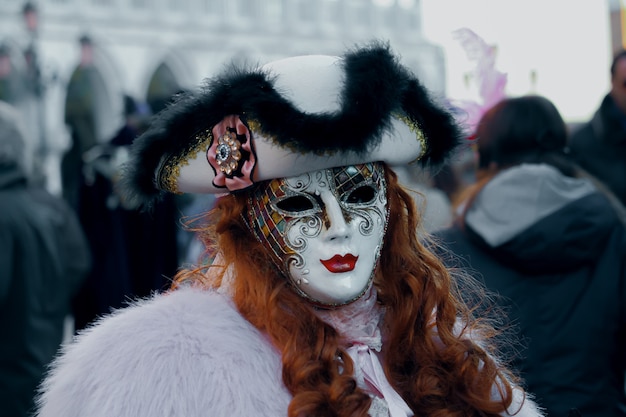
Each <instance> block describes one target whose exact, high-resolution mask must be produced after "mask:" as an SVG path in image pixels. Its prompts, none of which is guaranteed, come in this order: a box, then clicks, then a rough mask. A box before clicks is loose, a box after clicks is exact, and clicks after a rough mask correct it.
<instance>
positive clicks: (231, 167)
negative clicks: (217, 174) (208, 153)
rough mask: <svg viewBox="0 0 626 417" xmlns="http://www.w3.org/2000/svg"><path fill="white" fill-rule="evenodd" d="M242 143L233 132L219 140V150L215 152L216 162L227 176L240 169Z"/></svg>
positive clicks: (225, 134) (227, 133)
mask: <svg viewBox="0 0 626 417" xmlns="http://www.w3.org/2000/svg"><path fill="white" fill-rule="evenodd" d="M240 149H241V142H239V140H237V135H235V133H233V132H228V131H227V132H226V133H224V134H223V135H222V136H220V137H219V138H218V139H217V149H216V150H215V160H216V162H217V165H218V166H219V169H220V171H222V172H223V173H224V174H226V175H231V174H232V173H233V172H234V171H236V170H237V169H238V167H239V161H240V160H241V152H240Z"/></svg>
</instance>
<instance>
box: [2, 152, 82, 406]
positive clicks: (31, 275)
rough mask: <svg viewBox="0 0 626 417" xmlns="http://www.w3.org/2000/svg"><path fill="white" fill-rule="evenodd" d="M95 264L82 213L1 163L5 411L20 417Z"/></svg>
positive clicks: (29, 402) (59, 342)
mask: <svg viewBox="0 0 626 417" xmlns="http://www.w3.org/2000/svg"><path fill="white" fill-rule="evenodd" d="M89 265H90V257H89V251H88V246H87V241H86V239H85V237H84V235H83V233H82V230H81V227H80V225H79V222H78V219H77V216H76V215H75V214H74V212H73V211H72V210H71V209H70V207H69V206H68V205H67V204H66V203H65V202H64V201H63V200H62V199H60V198H57V197H54V196H52V195H51V194H49V193H48V192H47V191H45V190H43V189H34V188H29V187H28V186H27V181H26V177H25V175H24V174H23V171H22V170H21V169H20V168H19V167H18V166H17V165H6V164H0V329H2V334H3V336H2V343H0V416H3V417H4V416H7V417H8V416H10V417H22V416H26V415H27V412H28V411H29V410H30V409H31V408H32V406H33V403H32V401H33V395H34V393H35V390H36V387H37V385H38V384H39V382H40V380H41V378H42V375H43V373H44V370H45V367H46V366H47V365H48V363H49V362H50V361H51V360H52V358H53V356H54V355H55V354H56V352H57V350H58V348H59V346H60V344H61V341H62V338H63V330H64V321H65V318H66V317H67V316H68V315H69V314H70V307H71V298H72V296H73V295H74V293H75V292H76V291H77V289H78V287H79V285H80V283H81V281H82V279H83V278H84V277H85V276H86V274H87V272H88V268H89Z"/></svg>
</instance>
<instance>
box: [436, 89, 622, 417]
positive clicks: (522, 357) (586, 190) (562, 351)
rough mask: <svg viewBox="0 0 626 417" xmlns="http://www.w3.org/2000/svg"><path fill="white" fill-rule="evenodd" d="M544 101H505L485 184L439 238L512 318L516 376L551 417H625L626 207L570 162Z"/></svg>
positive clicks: (487, 132)
mask: <svg viewBox="0 0 626 417" xmlns="http://www.w3.org/2000/svg"><path fill="white" fill-rule="evenodd" d="M566 144H567V132H566V127H565V123H564V121H563V119H562V118H561V115H560V114H559V112H558V110H557V109H556V107H555V106H554V105H553V104H552V103H551V102H550V101H549V100H547V99H546V98H543V97H539V96H526V97H518V98H510V99H505V100H503V101H502V102H500V103H499V104H497V105H496V106H495V107H493V108H492V109H491V110H489V111H488V112H487V113H486V114H485V115H484V116H483V118H482V119H481V121H480V123H479V125H478V128H477V145H478V171H477V178H478V181H477V183H476V184H475V185H473V186H472V187H470V189H468V190H467V192H466V193H465V198H464V199H463V200H462V201H463V203H462V208H463V210H462V212H461V215H460V217H459V218H458V219H456V220H455V224H454V226H453V227H452V228H450V229H447V230H445V231H442V232H440V233H437V234H436V235H435V236H436V238H437V239H438V240H440V243H441V244H442V245H443V246H444V247H445V248H447V250H448V251H449V252H447V254H446V255H445V257H446V258H448V262H449V263H450V265H453V266H461V267H464V268H470V269H473V270H474V271H475V273H476V276H477V278H479V279H482V280H483V281H484V283H485V284H486V286H487V288H488V289H490V290H492V291H494V292H495V293H498V294H499V295H500V297H499V298H498V302H500V303H502V304H501V305H502V306H503V307H504V309H505V310H508V312H509V318H510V320H511V326H513V327H512V328H513V330H515V331H517V332H519V337H520V339H521V340H522V341H523V346H522V347H521V350H520V352H519V354H517V355H515V354H514V352H513V353H512V355H511V356H512V357H515V360H514V362H513V368H514V369H517V370H518V371H519V372H520V373H521V377H522V379H523V380H525V381H526V383H527V385H526V388H527V389H528V390H529V391H530V392H533V393H534V394H535V396H536V400H537V402H538V404H539V405H540V406H542V407H544V408H545V410H546V415H548V416H567V415H568V413H569V412H570V411H571V410H578V412H580V413H581V414H582V416H585V417H600V416H625V415H626V397H625V394H624V375H625V369H626V367H625V363H626V355H625V354H624V352H626V345H625V342H626V231H625V228H624V224H623V223H622V222H620V220H619V217H620V212H623V207H621V206H620V204H619V202H618V201H617V200H616V199H615V198H614V197H612V196H611V195H610V192H608V191H606V190H603V189H602V187H601V185H599V183H598V182H597V181H595V180H594V179H593V178H591V177H590V176H588V175H587V174H585V173H584V172H583V171H582V170H581V169H580V168H578V167H577V165H576V164H575V163H574V162H573V161H572V160H571V158H570V157H569V155H568V154H567V151H566Z"/></svg>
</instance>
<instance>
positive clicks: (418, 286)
mask: <svg viewBox="0 0 626 417" xmlns="http://www.w3.org/2000/svg"><path fill="white" fill-rule="evenodd" d="M385 175H386V178H387V183H388V204H389V205H390V213H391V214H390V218H389V224H388V229H387V233H386V236H385V241H384V244H383V249H382V253H381V257H380V260H379V265H378V267H377V270H376V275H375V279H374V285H375V286H376V289H377V293H378V302H379V303H380V304H381V305H382V306H383V307H384V309H385V316H384V324H383V329H382V330H383V334H384V336H383V338H384V340H385V343H384V346H383V351H382V357H383V359H382V363H383V367H384V370H385V374H386V376H387V379H388V380H389V382H390V384H391V385H392V386H393V387H394V388H395V389H396V391H397V392H398V393H399V394H400V395H401V396H402V398H403V399H404V400H405V401H406V403H407V404H408V405H409V407H410V408H411V409H412V410H413V412H414V413H415V415H418V416H419V415H423V416H458V417H461V416H475V415H481V416H496V415H498V414H499V413H502V412H503V411H505V410H506V409H508V408H509V407H510V406H511V403H512V389H511V384H510V383H509V381H511V380H512V378H513V376H512V375H511V374H510V372H508V371H507V369H506V368H505V367H503V366H502V365H501V364H500V363H499V362H498V361H497V360H496V359H495V358H496V356H495V353H494V352H493V351H492V349H493V346H492V345H491V344H490V343H489V341H490V340H491V338H492V336H494V334H495V333H494V330H493V327H492V326H490V324H489V323H488V322H481V321H478V320H476V319H474V318H473V315H472V310H471V309H470V308H469V307H468V306H467V305H466V304H465V303H464V302H463V301H461V295H460V291H459V287H460V285H459V283H458V282H457V281H456V280H455V279H453V277H452V276H451V274H450V272H449V271H448V270H447V269H446V268H445V267H444V266H443V264H442V263H441V262H440V260H439V259H438V258H437V257H436V256H435V255H433V254H432V253H431V252H430V251H429V250H428V249H427V248H426V247H425V246H424V245H422V243H420V241H418V238H417V233H415V230H416V228H417V226H418V223H419V215H418V213H417V211H416V208H415V205H414V202H413V198H412V197H411V196H410V195H409V194H408V193H407V192H406V191H405V190H404V189H403V188H402V186H400V185H399V184H398V181H397V178H396V175H395V174H394V173H393V172H392V171H391V170H389V169H388V168H386V167H385ZM246 198H247V196H246V195H245V193H244V195H241V194H240V195H229V196H226V197H223V198H221V199H220V200H219V202H218V203H217V204H216V206H215V208H214V209H213V210H212V211H211V212H210V213H209V214H208V215H209V218H210V222H209V224H210V225H211V226H209V227H208V228H207V229H206V230H203V231H202V232H201V234H202V236H203V238H204V239H205V243H206V244H207V245H210V246H209V251H213V253H219V258H218V259H221V260H220V261H218V263H219V264H220V265H221V266H222V268H220V272H219V273H217V274H216V273H215V272H213V273H211V271H208V272H206V271H201V270H200V269H198V270H187V271H181V272H180V273H179V275H178V276H177V282H181V281H183V280H192V282H194V281H195V282H196V283H197V284H199V285H202V286H209V287H217V286H219V285H221V283H222V280H223V279H226V278H225V277H226V276H229V278H228V280H229V288H230V291H231V294H232V297H233V300H234V303H235V304H236V306H237V308H238V309H239V311H240V313H241V314H242V315H243V317H245V318H246V319H247V320H248V321H249V322H250V323H252V324H253V325H254V326H255V327H257V328H258V329H259V330H260V331H262V332H264V333H266V334H267V335H268V336H269V337H270V339H271V341H272V343H273V344H274V346H275V347H276V348H277V349H278V350H279V351H280V353H281V356H282V366H283V369H282V379H283V383H284V384H285V386H286V387H287V389H288V390H289V391H290V392H291V394H292V396H293V397H292V400H291V403H290V405H289V410H288V415H289V417H296V416H298V417H301V416H321V415H323V416H338V417H339V416H342V417H343V416H345V417H348V416H350V417H354V416H366V415H367V412H368V409H369V407H370V403H371V399H370V397H369V396H368V395H367V394H366V393H365V392H364V391H362V390H361V389H360V388H358V387H357V384H356V381H355V379H354V377H353V363H352V360H351V359H350V356H349V355H348V354H347V353H346V350H345V349H346V346H343V345H342V344H341V343H340V337H339V334H338V333H337V331H336V330H335V329H334V328H333V327H332V326H330V325H328V324H326V323H325V322H324V321H322V320H321V319H320V318H318V316H317V315H316V314H315V313H314V308H315V307H313V306H312V305H311V304H309V303H308V302H306V301H305V300H304V299H303V298H301V297H300V296H298V295H297V294H296V293H295V291H293V290H292V289H291V288H290V287H289V284H288V280H287V279H286V278H285V277H284V276H283V275H282V274H281V273H280V271H279V270H278V269H277V268H276V267H275V266H274V265H273V263H272V262H271V261H270V257H269V256H267V253H266V249H265V248H264V247H263V246H262V245H261V244H260V243H258V242H257V241H256V240H255V239H254V237H253V235H252V234H251V233H250V231H249V230H248V228H247V226H246V224H245V222H244V220H243V216H242V213H245V210H247V203H246ZM213 265H215V263H214V264H213ZM226 270H228V273H227V275H226V274H225V271H226ZM209 275H211V276H214V277H215V276H216V278H213V279H207V276H209ZM463 289H464V291H468V290H471V289H470V288H468V286H467V285H464V286H463ZM494 389H495V390H497V391H496V392H497V395H494V391H493V390H494ZM498 391H499V392H498Z"/></svg>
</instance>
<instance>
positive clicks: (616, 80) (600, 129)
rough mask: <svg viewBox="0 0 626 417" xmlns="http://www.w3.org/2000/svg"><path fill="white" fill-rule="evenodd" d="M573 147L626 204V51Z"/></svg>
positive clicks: (584, 165) (613, 66) (617, 59)
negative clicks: (608, 86) (597, 105)
mask: <svg viewBox="0 0 626 417" xmlns="http://www.w3.org/2000/svg"><path fill="white" fill-rule="evenodd" d="M570 149H571V151H572V155H573V156H574V158H575V159H576V161H577V162H578V164H579V165H580V166H581V167H582V168H584V169H585V170H586V171H588V172H589V173H591V174H593V175H594V176H595V177H597V178H598V179H599V180H600V181H602V182H603V183H604V184H606V186H607V187H608V188H609V189H610V190H611V191H612V192H613V193H614V194H615V196H617V198H619V200H620V201H621V202H622V205H626V51H621V52H619V53H618V54H616V55H615V57H614V58H613V62H612V63H611V90H610V91H609V93H608V94H607V95H606V96H605V97H604V99H603V100H602V103H601V104H600V108H599V109H598V110H597V111H596V113H595V114H594V115H593V117H592V118H591V120H590V121H589V122H587V123H585V124H583V126H582V127H581V128H580V129H578V130H576V131H575V132H574V133H573V134H572V137H571V143H570Z"/></svg>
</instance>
